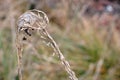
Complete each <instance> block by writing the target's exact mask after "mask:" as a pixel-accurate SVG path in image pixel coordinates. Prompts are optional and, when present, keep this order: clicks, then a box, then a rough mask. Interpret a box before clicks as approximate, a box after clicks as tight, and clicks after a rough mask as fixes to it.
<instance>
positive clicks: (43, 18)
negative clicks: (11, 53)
mask: <svg viewBox="0 0 120 80" xmlns="http://www.w3.org/2000/svg"><path fill="white" fill-rule="evenodd" d="M48 23H49V20H48V17H47V15H46V14H45V13H44V12H42V11H38V10H31V11H28V12H26V13H24V14H23V15H21V16H20V18H19V20H18V32H24V33H23V34H25V36H24V38H26V39H27V36H26V35H28V36H31V35H32V33H31V32H30V31H31V30H33V31H35V32H36V31H38V32H39V33H40V36H41V37H40V38H41V39H42V40H43V41H44V42H46V43H47V44H49V46H51V47H52V48H53V50H54V52H55V53H56V55H57V56H58V57H59V59H60V61H61V63H62V65H63V66H64V67H65V70H66V71H67V73H68V75H69V78H70V79H71V80H78V79H77V77H76V76H75V73H74V72H73V71H72V70H71V69H70V65H69V63H68V61H67V60H65V57H64V56H63V54H62V52H61V51H60V49H59V47H58V45H57V44H56V42H55V41H54V39H53V38H52V37H51V36H50V34H49V33H48V32H47V30H46V26H47V24H48ZM18 36H19V35H18ZM20 52H21V48H20V47H19V46H18V63H21V61H20V60H21V57H22V56H21V54H19V53H20ZM19 66H21V64H19ZM18 69H20V68H18ZM19 73H20V74H21V70H19ZM20 76H21V75H20ZM21 77H22V76H21Z"/></svg>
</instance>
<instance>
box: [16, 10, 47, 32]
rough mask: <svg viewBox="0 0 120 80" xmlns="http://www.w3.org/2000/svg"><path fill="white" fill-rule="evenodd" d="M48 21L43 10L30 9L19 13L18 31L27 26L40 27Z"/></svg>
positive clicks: (44, 25)
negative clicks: (21, 13)
mask: <svg viewBox="0 0 120 80" xmlns="http://www.w3.org/2000/svg"><path fill="white" fill-rule="evenodd" d="M48 23H49V20H48V17H47V15H46V14H45V13H44V12H43V11H39V10H30V11H27V12H25V13H24V14H23V15H21V16H20V17H19V19H18V23H17V25H18V31H20V30H25V29H28V28H32V29H41V28H45V27H46V26H47V24H48Z"/></svg>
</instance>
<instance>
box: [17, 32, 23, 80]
mask: <svg viewBox="0 0 120 80" xmlns="http://www.w3.org/2000/svg"><path fill="white" fill-rule="evenodd" d="M16 47H17V57H18V77H19V80H22V69H21V67H22V46H21V44H20V40H19V36H18V34H17V35H16Z"/></svg>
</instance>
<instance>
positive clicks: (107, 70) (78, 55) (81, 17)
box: [0, 0, 120, 80]
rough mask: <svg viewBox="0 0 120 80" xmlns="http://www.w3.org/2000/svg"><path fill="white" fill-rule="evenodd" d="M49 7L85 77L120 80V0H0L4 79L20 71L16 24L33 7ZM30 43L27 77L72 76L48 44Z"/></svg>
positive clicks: (58, 37) (60, 79)
mask: <svg viewBox="0 0 120 80" xmlns="http://www.w3.org/2000/svg"><path fill="white" fill-rule="evenodd" d="M31 9H38V10H42V11H44V12H45V13H46V14H47V15H48V17H49V20H50V24H49V25H48V28H47V30H48V32H49V33H50V34H51V36H52V37H53V38H54V39H55V41H56V42H57V44H58V45H59V47H60V50H61V51H62V53H63V55H64V56H65V58H66V60H68V61H69V63H70V65H71V69H72V70H73V71H75V73H76V76H77V77H78V78H79V80H120V0H0V80H19V79H18V75H17V52H16V43H15V38H16V26H17V25H16V22H17V19H18V17H19V16H20V15H21V14H22V13H24V12H25V11H27V10H31ZM35 39H36V43H34V44H29V45H26V46H25V47H24V51H23V58H22V63H23V67H22V70H23V80H69V78H68V74H67V73H66V71H65V69H64V67H63V66H62V65H61V63H60V61H59V59H58V57H57V56H52V53H53V51H52V50H51V48H49V47H48V46H46V45H44V44H41V41H40V40H39V39H37V38H35Z"/></svg>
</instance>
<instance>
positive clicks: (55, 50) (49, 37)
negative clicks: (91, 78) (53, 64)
mask: <svg viewBox="0 0 120 80" xmlns="http://www.w3.org/2000/svg"><path fill="white" fill-rule="evenodd" d="M42 31H43V34H44V35H45V36H46V38H47V39H48V40H49V42H50V44H51V46H52V48H53V49H54V52H55V53H56V54H57V55H58V57H59V59H60V61H61V63H62V64H63V66H64V67H65V70H66V71H67V73H68V74H69V78H70V79H71V80H78V79H77V77H76V76H75V73H74V72H73V71H72V70H71V69H70V65H69V62H68V61H67V60H65V57H64V56H63V54H62V52H61V51H60V49H59V47H58V45H57V44H56V42H55V41H54V39H53V38H52V37H51V36H50V34H49V33H48V32H47V30H46V29H43V30H42Z"/></svg>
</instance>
